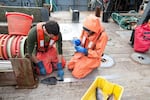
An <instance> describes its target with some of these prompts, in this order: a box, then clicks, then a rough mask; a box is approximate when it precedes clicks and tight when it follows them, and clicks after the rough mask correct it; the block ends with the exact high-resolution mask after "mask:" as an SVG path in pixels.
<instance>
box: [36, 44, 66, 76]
mask: <svg viewBox="0 0 150 100" xmlns="http://www.w3.org/2000/svg"><path fill="white" fill-rule="evenodd" d="M37 59H38V60H40V61H43V64H44V67H45V69H46V72H47V74H50V73H52V71H53V68H54V69H57V63H58V57H57V51H56V48H55V47H51V48H49V49H48V50H47V52H38V53H37ZM65 64H66V61H65V59H64V58H62V67H63V68H64V67H65Z"/></svg>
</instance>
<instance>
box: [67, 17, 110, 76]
mask: <svg viewBox="0 0 150 100" xmlns="http://www.w3.org/2000/svg"><path fill="white" fill-rule="evenodd" d="M83 26H84V27H85V28H87V29H89V30H91V31H93V32H95V33H94V34H93V35H91V36H88V33H87V32H86V31H85V30H83V31H82V34H81V36H80V41H81V45H82V46H83V47H85V48H87V49H88V55H87V56H86V55H84V54H83V53H80V52H75V54H74V56H73V57H72V58H71V60H70V61H69V62H68V69H70V70H73V71H72V75H73V76H74V77H76V78H83V77H85V76H87V75H88V74H89V73H90V72H92V71H93V69H95V68H97V67H99V66H100V64H101V56H102V54H103V53H104V49H105V47H106V44H107V41H108V36H107V34H106V32H105V30H104V28H103V27H102V25H101V24H100V20H99V18H98V17H96V16H94V15H90V16H88V17H87V18H86V19H85V21H84V23H83Z"/></svg>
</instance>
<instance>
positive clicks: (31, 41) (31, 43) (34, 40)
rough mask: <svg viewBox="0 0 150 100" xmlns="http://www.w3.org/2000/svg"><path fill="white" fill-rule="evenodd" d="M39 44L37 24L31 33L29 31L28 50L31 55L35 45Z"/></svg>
mask: <svg viewBox="0 0 150 100" xmlns="http://www.w3.org/2000/svg"><path fill="white" fill-rule="evenodd" d="M35 44H37V31H36V26H35V27H33V28H31V29H30V31H29V33H28V38H27V52H28V53H29V55H32V53H33V50H34V46H35Z"/></svg>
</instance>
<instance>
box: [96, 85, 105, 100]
mask: <svg viewBox="0 0 150 100" xmlns="http://www.w3.org/2000/svg"><path fill="white" fill-rule="evenodd" d="M96 100H104V96H103V93H102V90H101V89H99V88H98V87H97V88H96Z"/></svg>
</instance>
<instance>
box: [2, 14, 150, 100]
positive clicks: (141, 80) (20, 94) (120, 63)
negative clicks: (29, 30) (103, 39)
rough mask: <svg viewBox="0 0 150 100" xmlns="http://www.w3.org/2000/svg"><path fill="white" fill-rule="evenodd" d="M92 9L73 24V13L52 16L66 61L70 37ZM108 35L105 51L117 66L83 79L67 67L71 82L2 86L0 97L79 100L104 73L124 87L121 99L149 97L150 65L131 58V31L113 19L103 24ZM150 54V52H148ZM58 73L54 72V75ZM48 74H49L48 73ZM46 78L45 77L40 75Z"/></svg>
mask: <svg viewBox="0 0 150 100" xmlns="http://www.w3.org/2000/svg"><path fill="white" fill-rule="evenodd" d="M89 14H94V13H93V12H80V20H79V23H72V21H71V20H72V18H71V13H70V12H55V13H52V14H51V17H50V19H54V20H56V21H58V22H59V23H60V27H61V32H62V35H63V52H64V57H65V58H66V60H67V61H69V59H70V58H71V57H72V55H73V51H74V49H73V46H72V44H71V41H70V40H71V39H72V38H73V37H79V34H80V32H81V29H82V22H83V19H84V18H85V17H86V16H87V15H89ZM102 24H103V26H104V27H105V30H106V32H107V34H108V36H109V41H108V43H107V46H106V49H105V54H107V55H109V56H110V57H112V58H113V59H114V61H115V65H113V66H112V67H109V68H105V67H99V68H97V69H95V70H94V71H93V72H92V73H91V74H90V75H88V76H87V77H86V78H84V79H80V80H76V79H74V78H73V77H72V75H71V72H70V71H69V70H68V69H67V68H65V69H64V70H65V78H66V79H67V78H68V79H72V80H71V82H58V84H57V85H45V84H41V83H39V85H38V88H36V89H15V87H14V86H7V87H0V100H1V99H2V100H80V99H81V97H82V96H83V95H84V93H85V92H86V91H87V89H88V88H89V86H90V85H91V83H92V82H93V80H94V79H95V77H96V76H103V77H104V78H106V79H107V80H109V81H110V82H114V83H117V84H119V85H121V86H123V87H124V92H123V95H122V99H121V100H149V95H150V74H149V73H150V65H142V64H139V63H137V62H135V61H133V60H132V59H131V54H132V53H134V51H133V48H132V47H131V46H130V45H129V44H128V42H129V39H130V35H131V31H127V30H123V29H121V28H120V27H119V26H118V25H117V24H115V23H114V22H113V21H112V20H110V22H109V23H102ZM146 55H148V56H149V57H150V51H149V52H147V53H146ZM53 75H56V72H53V73H52V75H51V76H53ZM47 77H48V76H47ZM40 79H43V77H40Z"/></svg>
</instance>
